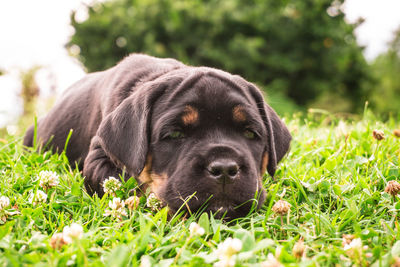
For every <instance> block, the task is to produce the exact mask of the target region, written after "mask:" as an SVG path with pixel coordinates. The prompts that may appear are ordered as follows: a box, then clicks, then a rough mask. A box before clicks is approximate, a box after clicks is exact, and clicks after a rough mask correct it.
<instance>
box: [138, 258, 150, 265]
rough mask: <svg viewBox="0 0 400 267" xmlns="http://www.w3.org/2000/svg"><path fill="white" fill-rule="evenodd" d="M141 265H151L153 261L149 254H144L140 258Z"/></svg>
mask: <svg viewBox="0 0 400 267" xmlns="http://www.w3.org/2000/svg"><path fill="white" fill-rule="evenodd" d="M139 267H151V261H150V259H149V256H148V255H143V256H142V257H141V258H140V265H139Z"/></svg>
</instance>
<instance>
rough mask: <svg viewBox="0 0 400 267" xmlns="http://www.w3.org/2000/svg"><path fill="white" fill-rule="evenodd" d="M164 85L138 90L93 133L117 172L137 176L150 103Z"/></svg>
mask: <svg viewBox="0 0 400 267" xmlns="http://www.w3.org/2000/svg"><path fill="white" fill-rule="evenodd" d="M167 86H168V85H167V84H163V83H154V84H151V85H149V86H147V87H146V88H139V89H137V91H135V92H134V93H132V95H131V96H129V97H128V98H126V99H125V100H124V101H123V102H122V103H121V104H120V105H119V106H118V107H117V108H116V109H115V110H114V111H113V112H111V113H110V114H108V115H107V116H106V117H105V118H104V119H103V121H102V122H101V124H100V126H99V129H98V130H97V134H96V135H97V136H99V137H100V139H101V146H102V148H103V149H104V151H105V153H106V155H107V156H108V157H109V158H110V159H111V160H112V161H113V162H114V163H115V164H116V165H117V166H118V167H120V168H121V169H122V168H123V167H126V169H127V171H128V173H130V174H131V175H134V176H138V175H139V174H140V173H141V172H142V170H143V168H144V166H145V163H146V156H147V152H148V148H149V142H150V140H149V139H150V120H151V112H152V106H153V103H154V102H155V101H156V100H157V99H158V98H159V96H160V95H162V94H163V92H164V91H165V88H166V87H167Z"/></svg>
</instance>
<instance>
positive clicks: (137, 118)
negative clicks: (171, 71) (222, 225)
mask: <svg viewBox="0 0 400 267" xmlns="http://www.w3.org/2000/svg"><path fill="white" fill-rule="evenodd" d="M183 74H185V75H183ZM183 74H182V73H180V74H179V73H177V74H175V75H176V76H174V78H170V79H165V77H164V78H162V79H159V80H160V81H158V82H157V81H156V82H155V83H154V84H153V85H152V87H151V88H150V90H148V89H147V93H144V94H143V95H142V96H141V97H137V98H135V96H132V97H131V98H132V99H130V100H129V101H124V102H123V103H122V104H121V106H120V107H118V109H116V111H114V112H113V113H115V114H114V115H112V116H111V117H110V116H109V117H110V118H108V120H109V121H110V122H109V125H103V126H102V127H101V128H103V131H104V132H105V133H104V134H102V133H101V130H100V131H99V135H100V137H102V138H103V141H104V144H105V146H106V150H108V152H109V153H110V154H111V155H113V157H114V160H115V161H118V162H120V163H121V164H122V165H124V166H126V167H127V169H128V171H129V172H130V173H132V174H134V175H136V177H137V179H138V180H139V181H140V182H141V183H147V184H148V185H149V186H150V188H151V190H152V191H153V192H154V193H155V194H156V195H157V196H158V197H159V198H160V199H161V200H162V201H163V202H164V203H166V204H167V205H168V206H169V207H170V208H171V209H172V210H175V211H176V210H178V209H179V208H181V207H183V208H184V209H186V210H190V211H191V212H196V211H198V210H199V209H204V210H206V211H210V212H213V213H214V214H216V215H217V216H224V217H225V218H230V219H232V218H236V217H240V216H245V215H246V214H247V213H248V212H249V211H250V210H251V207H252V206H255V207H258V208H259V207H260V206H261V205H262V203H263V202H264V199H265V192H264V190H263V188H262V177H263V174H264V173H265V171H266V170H268V172H269V174H270V175H271V176H273V175H274V173H275V169H276V165H277V163H278V161H279V160H280V159H281V158H282V157H283V156H284V154H285V153H286V152H287V150H288V148H289V143H290V139H291V137H290V134H289V132H288V130H287V128H286V127H285V125H284V124H283V123H282V121H281V120H280V119H279V118H278V116H277V115H276V113H275V112H274V111H273V110H272V109H271V108H270V107H269V106H268V105H266V104H265V102H264V101H263V98H262V95H261V94H260V92H259V90H258V89H257V88H255V87H254V86H253V85H252V84H250V83H248V82H246V81H245V80H243V79H242V78H240V77H238V76H232V75H230V74H228V73H225V72H222V71H217V70H214V69H209V68H195V69H191V71H190V73H183ZM177 77H181V78H177ZM134 94H135V93H134ZM136 94H139V92H137V93H136ZM104 124H106V123H104ZM116 129H119V130H116ZM110 138H111V141H110V142H109V141H108V140H107V139H110Z"/></svg>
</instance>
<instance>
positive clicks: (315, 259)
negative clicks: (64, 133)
mask: <svg viewBox="0 0 400 267" xmlns="http://www.w3.org/2000/svg"><path fill="white" fill-rule="evenodd" d="M285 121H286V123H287V125H288V127H289V129H290V131H291V133H292V135H293V142H292V145H291V150H290V153H289V154H288V155H287V157H285V158H284V159H283V161H282V162H281V163H280V165H279V170H278V171H277V173H276V175H275V178H274V179H271V177H269V176H268V175H265V179H264V181H265V184H264V186H265V188H266V191H267V193H268V196H267V201H266V203H265V204H264V206H263V207H262V209H261V210H259V211H257V212H254V213H252V214H250V215H248V216H247V217H245V218H241V219H237V220H234V221H232V222H229V223H228V222H224V221H221V220H218V219H214V218H213V216H212V215H211V216H209V215H207V214H193V215H191V216H183V215H182V214H181V213H177V214H169V213H168V210H167V208H162V209H158V210H157V207H156V206H154V205H150V204H151V203H148V201H146V197H145V196H142V197H141V198H140V199H139V203H138V205H135V204H136V203H130V204H131V205H130V206H129V208H128V205H125V206H123V205H122V203H118V201H117V200H116V199H115V200H114V197H115V196H116V197H119V198H120V199H121V200H125V201H126V200H127V199H128V197H130V192H131V189H134V188H135V187H136V186H137V184H136V182H135V180H134V179H133V178H132V179H130V180H129V181H127V182H125V183H123V184H122V186H121V187H120V188H118V189H117V190H115V191H114V193H112V192H111V193H110V194H106V195H105V196H104V197H103V198H102V199H99V198H97V197H94V198H92V197H90V196H88V195H87V194H86V192H85V191H84V190H83V177H82V176H81V174H80V173H79V171H78V170H76V169H75V168H74V167H71V166H69V165H68V163H67V160H66V158H65V156H64V155H56V154H51V153H49V152H44V153H37V152H34V151H28V150H24V149H23V148H22V145H21V138H22V137H5V139H0V175H1V179H0V265H1V266H26V265H37V266H96V267H100V266H107V267H108V266H139V265H141V266H171V265H173V266H174V265H175V266H234V265H235V266H281V265H283V266H334V265H339V266H367V265H370V266H390V265H391V264H395V263H396V262H397V264H398V265H393V266H400V258H397V257H400V241H398V240H400V230H399V223H398V216H399V212H400V202H399V198H398V197H397V196H396V193H397V191H396V189H398V188H396V186H395V185H396V184H393V183H389V184H390V185H391V186H392V188H391V191H388V188H387V185H388V182H389V181H391V180H400V164H399V162H400V138H398V137H396V136H395V133H397V134H398V132H395V133H394V130H395V129H398V128H400V124H399V122H398V121H396V120H394V119H391V120H388V121H387V122H385V123H383V122H380V121H378V120H376V119H375V118H374V116H373V115H372V114H371V113H370V112H365V114H364V116H363V117H362V118H358V119H356V120H352V121H348V120H347V121H346V120H343V119H337V118H335V117H333V116H331V115H329V114H328V115H324V114H322V115H321V114H319V115H318V116H316V114H315V113H313V114H309V115H308V116H306V118H304V117H296V116H293V117H291V118H288V119H286V120H285ZM374 130H378V131H382V132H383V134H384V139H382V140H378V139H380V138H379V136H378V139H377V138H374V137H373V131H374ZM378 135H379V132H378ZM375 137H377V136H375ZM44 171H51V172H54V173H46V172H44ZM46 175H47V177H49V176H53V177H56V178H57V177H58V183H57V181H56V182H54V183H53V184H52V183H51V182H49V181H47V184H46V181H43V179H44V178H43V177H45V176H46ZM393 185H394V186H393ZM385 189H386V191H388V192H389V193H392V194H389V193H388V192H385ZM42 191H43V192H44V193H41V192H42ZM113 195H115V196H113ZM6 197H7V198H8V200H9V202H8V201H7V198H6ZM131 200H132V198H131ZM279 200H282V201H285V202H282V201H280V202H279V203H284V204H287V203H289V204H290V207H289V209H287V210H284V208H285V207H281V209H278V208H277V206H274V205H275V204H276V203H277V202H278V201H279ZM113 201H114V202H113ZM283 206H285V205H283ZM286 208H288V206H286ZM279 211H280V212H281V213H279ZM286 211H287V213H286ZM280 264H281V265H280Z"/></svg>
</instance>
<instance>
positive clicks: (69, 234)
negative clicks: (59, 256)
mask: <svg viewBox="0 0 400 267" xmlns="http://www.w3.org/2000/svg"><path fill="white" fill-rule="evenodd" d="M63 235H64V240H66V242H67V243H71V242H72V240H75V239H79V238H81V237H82V235H83V227H82V226H81V225H80V224H77V223H72V224H71V225H70V226H65V227H64V229H63Z"/></svg>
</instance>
